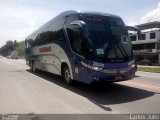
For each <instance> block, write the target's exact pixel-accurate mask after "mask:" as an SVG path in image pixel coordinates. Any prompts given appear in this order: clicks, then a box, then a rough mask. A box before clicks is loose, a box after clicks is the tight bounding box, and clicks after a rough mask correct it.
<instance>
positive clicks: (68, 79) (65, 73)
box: [62, 65, 73, 85]
mask: <svg viewBox="0 0 160 120" xmlns="http://www.w3.org/2000/svg"><path fill="white" fill-rule="evenodd" d="M62 77H63V79H64V81H65V82H66V83H67V84H68V85H71V84H72V82H73V80H72V79H71V73H70V70H69V67H68V66H67V65H66V66H65V67H64V69H63V74H62Z"/></svg>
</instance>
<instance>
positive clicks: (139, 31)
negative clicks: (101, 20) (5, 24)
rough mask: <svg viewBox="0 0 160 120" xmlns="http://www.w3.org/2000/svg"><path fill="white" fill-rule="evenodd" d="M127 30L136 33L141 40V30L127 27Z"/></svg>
mask: <svg viewBox="0 0 160 120" xmlns="http://www.w3.org/2000/svg"><path fill="white" fill-rule="evenodd" d="M126 28H127V30H129V31H136V32H137V35H138V39H139V40H140V39H141V30H140V29H139V28H138V27H133V26H126Z"/></svg>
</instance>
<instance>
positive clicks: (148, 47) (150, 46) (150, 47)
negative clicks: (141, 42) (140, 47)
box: [146, 43, 155, 49]
mask: <svg viewBox="0 0 160 120" xmlns="http://www.w3.org/2000/svg"><path fill="white" fill-rule="evenodd" d="M146 49H155V43H150V44H146Z"/></svg>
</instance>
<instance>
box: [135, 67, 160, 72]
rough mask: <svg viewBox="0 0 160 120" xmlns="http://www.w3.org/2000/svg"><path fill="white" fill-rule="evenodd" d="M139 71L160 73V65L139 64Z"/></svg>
mask: <svg viewBox="0 0 160 120" xmlns="http://www.w3.org/2000/svg"><path fill="white" fill-rule="evenodd" d="M138 71H144V72H155V73H160V67H158V66H138Z"/></svg>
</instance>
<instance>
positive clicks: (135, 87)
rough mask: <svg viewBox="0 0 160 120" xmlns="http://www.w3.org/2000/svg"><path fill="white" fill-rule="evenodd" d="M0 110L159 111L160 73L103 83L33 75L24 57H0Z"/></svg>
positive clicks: (55, 111)
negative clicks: (15, 58)
mask: <svg viewBox="0 0 160 120" xmlns="http://www.w3.org/2000/svg"><path fill="white" fill-rule="evenodd" d="M0 113H97V114H99V113H160V74H156V73H146V72H137V74H136V77H135V79H134V80H131V81H125V82H121V83H115V84H111V85H103V86H96V87H95V86H94V87H93V86H89V85H85V84H81V83H75V85H74V86H72V87H69V86H67V85H66V84H65V83H64V82H63V81H62V80H61V77H59V76H55V75H53V74H49V73H45V72H38V73H36V74H32V73H31V72H30V70H29V68H28V67H27V66H26V65H25V61H24V60H12V59H7V58H0Z"/></svg>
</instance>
